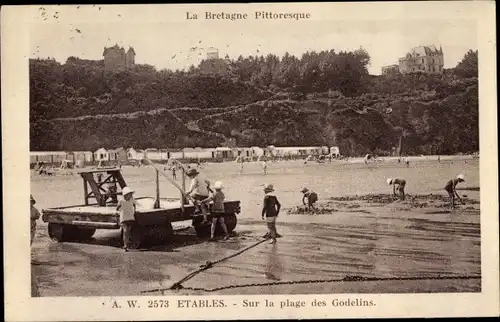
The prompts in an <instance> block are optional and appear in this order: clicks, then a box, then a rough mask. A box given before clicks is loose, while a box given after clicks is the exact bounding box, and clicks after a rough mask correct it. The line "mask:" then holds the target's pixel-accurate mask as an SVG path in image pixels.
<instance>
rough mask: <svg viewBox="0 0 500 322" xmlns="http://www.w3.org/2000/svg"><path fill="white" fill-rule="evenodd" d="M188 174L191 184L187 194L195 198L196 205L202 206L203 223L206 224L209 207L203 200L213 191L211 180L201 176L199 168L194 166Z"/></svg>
mask: <svg viewBox="0 0 500 322" xmlns="http://www.w3.org/2000/svg"><path fill="white" fill-rule="evenodd" d="M186 175H187V176H188V177H189V178H191V185H190V187H189V189H188V191H186V195H188V196H190V197H191V198H192V199H193V203H194V204H195V206H196V207H199V208H201V213H202V215H203V222H202V224H205V223H207V222H208V219H207V214H208V207H207V205H206V204H205V203H202V201H204V200H205V199H207V198H208V196H209V195H210V192H213V191H212V189H210V181H208V180H206V179H205V178H203V177H202V176H200V173H199V172H198V170H196V169H194V168H191V169H189V170H188V171H187V172H186Z"/></svg>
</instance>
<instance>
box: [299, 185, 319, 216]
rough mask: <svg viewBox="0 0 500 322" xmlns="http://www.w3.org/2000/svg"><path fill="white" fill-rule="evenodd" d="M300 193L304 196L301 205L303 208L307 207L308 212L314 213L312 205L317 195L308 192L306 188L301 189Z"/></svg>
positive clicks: (314, 209) (314, 208)
mask: <svg viewBox="0 0 500 322" xmlns="http://www.w3.org/2000/svg"><path fill="white" fill-rule="evenodd" d="M301 192H302V193H303V194H304V196H303V197H302V203H303V204H304V206H306V205H307V210H308V211H311V209H312V210H313V212H316V207H314V203H315V202H316V201H318V194H317V193H316V192H314V191H310V190H309V189H307V188H304V189H302V191H301ZM306 199H307V204H306Z"/></svg>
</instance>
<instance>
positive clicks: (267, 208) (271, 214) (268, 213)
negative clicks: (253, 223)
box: [262, 184, 281, 244]
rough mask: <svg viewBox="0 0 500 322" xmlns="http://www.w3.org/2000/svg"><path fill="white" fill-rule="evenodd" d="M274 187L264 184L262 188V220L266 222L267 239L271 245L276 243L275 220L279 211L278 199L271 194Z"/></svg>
mask: <svg viewBox="0 0 500 322" xmlns="http://www.w3.org/2000/svg"><path fill="white" fill-rule="evenodd" d="M273 192H274V187H273V185H272V184H266V185H265V186H264V193H265V196H264V203H263V207H262V219H264V217H265V220H266V222H267V228H268V229H269V237H270V238H271V242H270V243H271V244H275V243H276V237H277V235H278V232H277V231H276V218H277V217H278V214H279V212H280V209H281V204H280V202H279V201H278V198H277V197H276V195H275V194H274V193H273Z"/></svg>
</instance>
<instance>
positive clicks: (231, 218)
mask: <svg viewBox="0 0 500 322" xmlns="http://www.w3.org/2000/svg"><path fill="white" fill-rule="evenodd" d="M224 223H225V224H226V227H227V231H228V232H232V231H233V230H234V228H236V224H237V223H238V220H237V219H236V215H235V214H227V215H225V216H224Z"/></svg>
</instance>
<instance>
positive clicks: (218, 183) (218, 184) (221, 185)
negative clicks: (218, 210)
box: [214, 181, 224, 189]
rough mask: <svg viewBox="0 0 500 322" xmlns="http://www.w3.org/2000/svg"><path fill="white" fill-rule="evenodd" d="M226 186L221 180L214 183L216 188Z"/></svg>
mask: <svg viewBox="0 0 500 322" xmlns="http://www.w3.org/2000/svg"><path fill="white" fill-rule="evenodd" d="M222 188H224V185H223V184H222V182H220V181H215V183H214V189H222Z"/></svg>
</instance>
